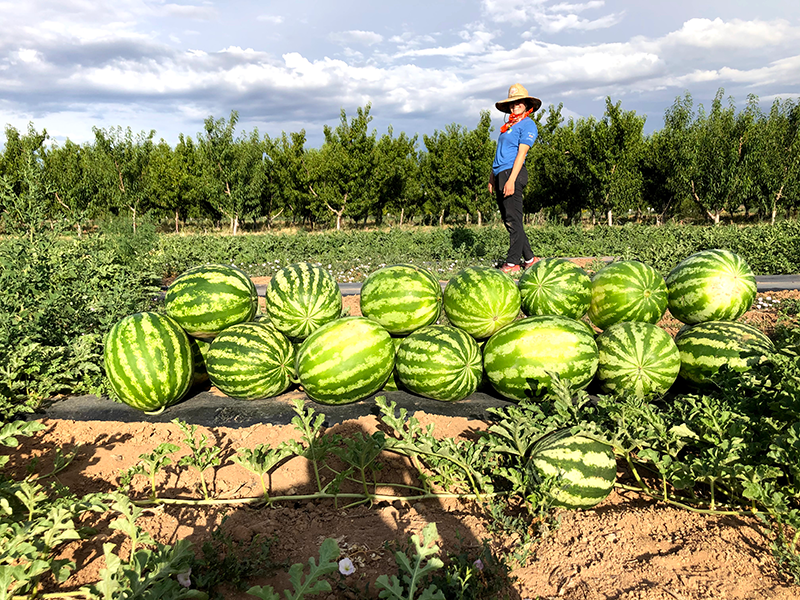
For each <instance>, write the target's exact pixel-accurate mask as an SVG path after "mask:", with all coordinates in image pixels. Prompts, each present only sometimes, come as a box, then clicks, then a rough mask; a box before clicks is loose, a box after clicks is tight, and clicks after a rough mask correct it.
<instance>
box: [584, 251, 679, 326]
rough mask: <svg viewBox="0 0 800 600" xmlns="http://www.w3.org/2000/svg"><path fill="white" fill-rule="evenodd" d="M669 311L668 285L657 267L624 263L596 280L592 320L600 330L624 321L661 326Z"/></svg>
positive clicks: (613, 265) (609, 267) (602, 271)
mask: <svg viewBox="0 0 800 600" xmlns="http://www.w3.org/2000/svg"><path fill="white" fill-rule="evenodd" d="M666 310H667V286H666V284H665V283H664V278H663V277H661V275H659V273H658V271H656V270H655V269H654V268H653V267H651V266H649V265H646V264H644V263H642V262H639V261H638V260H623V261H619V262H615V263H611V264H610V265H606V266H605V267H603V268H602V269H600V270H599V271H598V272H597V273H595V274H594V277H592V300H591V303H590V304H589V318H590V319H591V320H592V323H594V324H595V325H597V326H598V327H599V328H600V329H605V328H606V327H610V326H611V325H613V324H614V323H620V322H622V321H643V322H645V323H658V321H659V320H660V319H661V317H663V316H664V313H665V312H666Z"/></svg>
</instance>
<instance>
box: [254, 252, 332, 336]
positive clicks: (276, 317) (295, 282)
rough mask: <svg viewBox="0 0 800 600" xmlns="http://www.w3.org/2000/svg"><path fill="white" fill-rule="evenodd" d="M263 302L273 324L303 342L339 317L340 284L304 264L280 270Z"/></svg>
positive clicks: (318, 269) (329, 275) (324, 273)
mask: <svg viewBox="0 0 800 600" xmlns="http://www.w3.org/2000/svg"><path fill="white" fill-rule="evenodd" d="M265 300H266V306H267V313H268V314H269V318H270V321H271V322H272V324H273V325H274V326H275V328H276V329H278V331H280V332H282V333H283V334H284V335H286V336H287V337H289V338H290V339H292V340H300V341H301V340H304V339H306V338H307V337H308V336H309V334H310V333H311V332H312V331H314V330H316V329H318V328H319V327H321V326H322V325H324V324H325V323H329V322H330V321H333V320H334V319H338V318H339V317H340V316H341V315H342V292H341V291H340V290H339V284H337V283H336V281H335V280H334V278H333V276H332V275H331V274H330V273H328V272H327V271H326V270H325V269H323V268H322V267H320V266H318V265H314V264H311V263H307V262H302V263H296V264H293V265H289V266H287V267H283V268H282V269H279V270H278V272H277V273H275V275H273V276H272V279H271V280H270V282H269V285H268V286H267V293H266V298H265Z"/></svg>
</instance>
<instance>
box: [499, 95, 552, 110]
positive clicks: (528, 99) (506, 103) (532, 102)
mask: <svg viewBox="0 0 800 600" xmlns="http://www.w3.org/2000/svg"><path fill="white" fill-rule="evenodd" d="M520 100H524V101H525V104H526V105H527V106H528V110H530V109H533V112H536V111H537V110H539V108H540V107H541V106H542V101H541V100H539V99H538V98H534V97H533V96H520V97H519V98H506V99H505V100H500V102H496V103H495V105H494V107H495V108H496V109H497V110H499V111H500V112H504V113H506V114H511V104H512V103H513V102H519V101H520Z"/></svg>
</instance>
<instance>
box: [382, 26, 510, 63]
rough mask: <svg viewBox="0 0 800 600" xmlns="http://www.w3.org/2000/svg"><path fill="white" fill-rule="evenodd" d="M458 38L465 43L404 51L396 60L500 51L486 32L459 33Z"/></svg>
mask: <svg viewBox="0 0 800 600" xmlns="http://www.w3.org/2000/svg"><path fill="white" fill-rule="evenodd" d="M459 36H460V37H461V38H462V39H466V41H464V42H461V43H460V44H454V45H453V46H438V47H435V48H421V49H418V50H406V51H403V52H400V53H399V54H397V55H396V58H402V57H406V56H412V57H414V56H448V57H463V56H468V55H471V54H485V53H487V52H495V51H498V50H501V48H502V47H501V46H499V45H497V44H493V43H492V39H493V38H494V37H495V35H494V34H493V33H489V32H486V31H475V32H466V31H462V32H460V34H459Z"/></svg>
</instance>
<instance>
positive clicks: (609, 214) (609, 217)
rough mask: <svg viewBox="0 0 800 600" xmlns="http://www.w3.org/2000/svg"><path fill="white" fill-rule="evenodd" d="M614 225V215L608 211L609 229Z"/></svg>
mask: <svg viewBox="0 0 800 600" xmlns="http://www.w3.org/2000/svg"><path fill="white" fill-rule="evenodd" d="M612 225H614V213H613V212H611V209H610V208H609V209H608V226H609V227H611V226H612Z"/></svg>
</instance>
